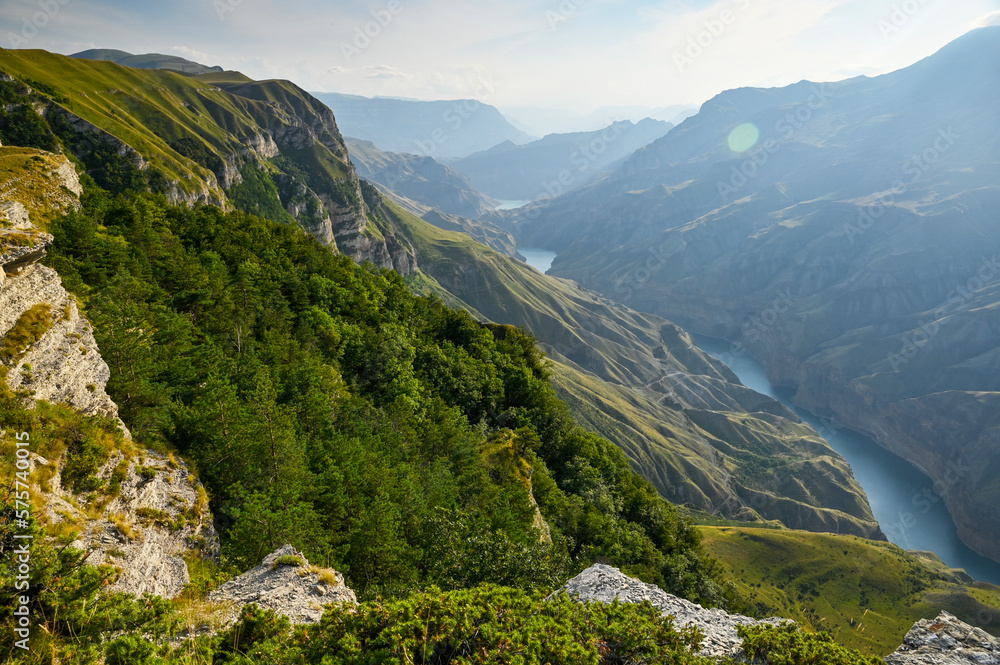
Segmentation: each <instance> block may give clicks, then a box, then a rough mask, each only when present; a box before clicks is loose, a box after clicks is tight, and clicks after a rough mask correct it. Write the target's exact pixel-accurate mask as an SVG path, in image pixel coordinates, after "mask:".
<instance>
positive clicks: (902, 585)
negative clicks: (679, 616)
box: [700, 526, 1000, 656]
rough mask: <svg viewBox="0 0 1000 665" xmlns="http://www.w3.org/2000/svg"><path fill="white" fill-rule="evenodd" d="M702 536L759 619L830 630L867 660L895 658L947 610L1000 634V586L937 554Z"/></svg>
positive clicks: (802, 535)
mask: <svg viewBox="0 0 1000 665" xmlns="http://www.w3.org/2000/svg"><path fill="white" fill-rule="evenodd" d="M700 531H701V532H702V534H703V537H704V541H703V542H704V544H705V547H706V549H707V550H708V552H709V553H710V554H712V555H713V556H715V557H716V558H718V559H719V560H720V561H721V562H722V563H723V565H724V567H725V568H726V576H727V577H728V578H729V579H730V580H731V581H732V582H733V583H734V584H735V585H736V587H737V588H738V589H739V591H740V593H741V594H742V595H743V596H744V597H745V598H747V599H748V600H749V601H750V602H751V603H755V604H756V605H757V612H758V613H759V614H761V615H762V616H763V615H774V616H782V617H788V618H791V619H794V620H796V621H798V622H800V623H802V624H804V625H807V626H810V627H812V628H813V629H816V630H820V629H822V630H827V631H829V632H830V633H832V634H833V635H834V637H835V638H836V639H837V640H838V641H840V642H843V643H844V644H846V645H848V646H851V647H854V648H857V649H860V650H862V651H865V652H867V653H873V654H877V655H883V656H884V655H886V654H888V653H890V652H891V651H893V650H894V649H895V648H896V647H897V646H898V645H899V644H900V642H901V641H902V638H903V636H904V635H905V634H906V632H907V631H908V630H909V629H910V627H911V626H912V625H913V623H914V622H915V621H917V620H918V619H921V618H933V617H935V616H937V614H938V613H939V612H940V611H941V610H947V611H949V612H952V613H953V614H955V615H956V616H958V617H959V618H960V619H963V620H964V621H968V622H969V623H971V624H973V625H977V626H979V627H981V628H983V629H985V630H988V631H991V632H993V633H994V634H998V633H1000V587H997V586H994V585H991V584H986V583H981V582H977V583H974V584H972V583H966V582H963V581H962V575H961V574H959V573H957V572H956V571H953V570H951V569H948V568H946V567H945V566H944V565H943V564H942V563H941V562H940V560H937V559H936V558H934V557H933V555H929V556H927V555H924V556H923V557H921V558H918V557H916V556H913V555H911V554H909V553H907V552H905V551H903V550H901V549H900V548H898V547H896V546H895V545H890V544H888V543H881V542H874V541H870V540H864V539H862V538H857V537H854V536H841V535H835V534H817V533H807V532H803V531H789V530H775V529H758V528H743V527H727V526H723V527H707V526H705V527H700ZM925 557H926V558H925Z"/></svg>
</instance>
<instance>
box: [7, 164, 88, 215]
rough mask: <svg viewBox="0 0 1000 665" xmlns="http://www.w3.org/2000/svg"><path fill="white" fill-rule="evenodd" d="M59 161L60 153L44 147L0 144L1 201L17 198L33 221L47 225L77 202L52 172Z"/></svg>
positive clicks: (56, 167) (57, 166)
mask: <svg viewBox="0 0 1000 665" xmlns="http://www.w3.org/2000/svg"><path fill="white" fill-rule="evenodd" d="M62 163H63V159H62V157H60V156H57V155H53V154H52V153H50V152H45V151H44V150H36V149H34V148H18V147H12V146H4V147H0V201H6V200H16V201H17V202H19V203H21V204H22V205H23V206H24V207H25V208H27V210H28V214H29V215H30V216H31V221H32V222H33V223H35V224H36V225H38V226H40V227H42V228H46V227H47V226H48V223H49V222H50V221H52V219H54V218H55V217H57V216H58V215H60V214H62V213H64V212H66V211H67V210H68V209H69V208H71V207H73V205H74V203H75V202H76V196H75V195H74V194H73V193H72V192H70V191H69V190H67V189H66V188H65V187H64V186H63V185H62V183H61V182H60V181H59V178H58V177H56V176H55V175H54V173H55V171H56V170H57V169H58V168H59V167H60V165H61V164H62Z"/></svg>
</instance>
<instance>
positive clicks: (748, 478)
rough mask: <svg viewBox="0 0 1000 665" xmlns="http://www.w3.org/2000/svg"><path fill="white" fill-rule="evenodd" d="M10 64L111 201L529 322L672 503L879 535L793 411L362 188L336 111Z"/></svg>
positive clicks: (41, 136) (598, 418)
mask: <svg viewBox="0 0 1000 665" xmlns="http://www.w3.org/2000/svg"><path fill="white" fill-rule="evenodd" d="M0 69H3V70H4V71H6V72H8V74H14V75H16V76H17V77H18V78H19V79H20V80H21V81H22V82H23V83H24V84H26V85H28V86H31V88H28V87H26V86H25V85H20V84H18V83H16V82H3V83H2V84H0V85H2V86H4V90H5V92H4V94H5V95H6V96H8V97H9V98H10V100H11V101H12V102H14V103H17V104H20V106H19V108H22V109H24V114H26V115H24V117H23V119H22V121H20V124H23V125H25V126H28V125H30V126H31V128H32V129H33V132H34V134H33V140H34V141H35V142H36V143H46V145H48V149H50V150H52V149H56V145H57V144H61V145H63V146H64V147H65V149H66V150H67V151H68V152H69V153H70V154H71V155H73V156H74V157H75V159H77V160H78V161H80V162H81V163H82V166H83V167H84V168H85V170H86V171H87V172H88V173H89V174H90V175H91V176H92V177H93V178H94V180H95V181H96V183H97V184H98V185H100V186H102V187H104V188H105V189H107V190H109V191H111V192H114V193H118V192H127V191H143V190H152V191H154V192H155V191H159V192H162V193H164V194H166V195H167V197H168V199H169V200H171V201H175V202H185V203H192V202H195V201H202V202H213V201H216V202H219V203H221V204H223V205H224V206H226V207H230V208H232V207H235V208H237V209H240V210H242V211H244V212H249V213H253V214H257V215H261V216H264V217H267V218H269V219H272V220H275V221H281V222H291V221H292V220H293V218H294V219H295V220H297V221H298V223H299V225H301V226H302V227H304V228H305V229H307V230H308V231H310V232H311V233H312V234H313V235H314V236H315V237H317V238H318V239H319V240H320V241H321V242H322V243H324V244H328V245H331V246H336V247H338V248H339V249H340V251H342V252H344V253H345V254H348V255H350V256H351V257H352V258H354V259H355V260H358V261H361V260H365V259H370V260H372V261H373V262H375V263H376V264H377V265H379V266H382V267H391V268H395V269H396V270H397V271H398V272H400V273H401V274H407V273H413V276H412V277H411V284H414V285H420V288H422V289H425V292H429V291H431V290H433V291H435V292H437V293H438V294H439V295H441V297H442V298H443V299H445V301H446V302H448V303H449V304H453V305H457V306H465V307H468V308H469V310H470V311H472V312H475V313H476V315H477V316H480V317H482V318H483V319H485V320H489V321H493V322H497V323H509V324H515V325H518V326H522V327H524V328H526V329H528V330H531V331H532V332H533V333H534V334H535V335H536V336H537V337H538V339H539V340H541V342H542V345H543V349H544V350H545V351H546V352H547V353H548V354H549V356H550V357H551V358H552V359H553V361H554V362H555V363H557V366H559V367H563V368H564V369H562V370H560V371H558V372H556V376H557V377H558V380H559V386H560V390H561V392H562V394H563V395H564V396H565V397H566V398H567V399H568V400H569V401H570V403H571V404H573V406H574V409H575V412H576V413H577V414H578V416H579V417H581V419H582V421H583V422H585V423H586V424H587V425H588V426H590V427H591V428H593V429H594V430H595V431H597V432H599V433H601V434H602V435H604V436H607V437H609V438H610V439H611V440H612V441H614V442H615V443H616V444H617V445H619V446H620V447H621V448H622V449H624V450H625V451H626V452H627V453H628V455H629V457H630V459H631V461H632V463H633V466H634V468H635V469H637V470H639V471H640V472H641V473H643V474H644V475H645V476H646V477H647V478H649V479H650V480H651V481H653V483H654V484H655V486H656V488H657V489H658V490H659V491H660V493H661V494H662V495H663V496H664V497H666V498H668V499H669V500H671V501H674V502H677V503H686V504H690V505H692V506H694V507H696V508H699V509H702V510H706V511H715V512H718V513H720V514H722V515H724V516H726V517H737V518H741V519H746V520H760V519H767V520H773V519H777V520H781V521H783V522H784V523H785V524H786V525H787V526H789V527H793V528H803V529H810V530H822V531H837V532H846V533H855V534H858V535H864V536H871V537H878V536H879V531H878V526H877V524H876V523H875V520H874V518H873V517H872V515H871V511H870V508H869V506H868V504H867V499H866V498H865V496H864V493H863V491H862V490H861V488H860V487H859V486H858V485H857V483H856V482H855V481H854V479H853V477H852V474H851V471H850V468H849V467H848V465H847V463H846V462H845V461H844V460H843V459H842V458H840V457H839V455H837V454H836V453H835V452H834V451H833V450H832V449H830V448H829V446H828V445H827V444H826V442H824V441H823V440H822V439H820V438H819V437H818V436H817V435H816V434H815V432H813V431H812V430H811V429H810V428H809V427H807V426H805V425H803V424H801V423H800V422H798V419H797V418H795V416H794V415H792V414H791V413H790V412H789V411H788V410H787V409H785V408H784V407H782V406H781V405H779V404H778V403H777V402H775V401H773V400H770V399H769V398H765V397H762V396H760V395H758V394H756V393H753V392H752V391H749V390H747V389H746V388H744V387H743V386H741V385H739V383H738V381H737V380H736V379H735V377H734V376H733V375H732V374H731V373H730V372H729V371H728V370H727V369H726V368H725V367H724V366H722V365H721V364H720V363H718V362H717V361H715V360H713V359H711V358H710V357H708V356H707V355H705V354H704V353H702V352H701V351H700V350H698V349H697V348H696V347H694V346H693V345H692V344H691V341H690V338H689V337H688V336H687V335H686V333H684V332H683V331H682V330H680V329H679V328H677V327H676V326H674V325H673V324H671V323H670V322H668V321H666V320H664V319H661V318H658V317H656V316H652V315H646V314H641V313H639V312H635V311H632V310H629V309H627V308H624V307H621V306H619V305H616V304H614V303H612V302H611V301H609V300H607V299H604V298H602V297H599V296H597V295H595V294H593V293H592V292H589V291H586V290H584V289H581V288H580V287H578V286H577V285H576V284H574V283H572V282H567V281H564V280H558V279H552V278H549V277H546V276H544V275H541V274H540V273H538V272H537V271H535V270H533V269H531V268H529V267H527V266H525V265H524V264H523V263H521V262H519V261H516V260H514V259H512V258H510V257H508V256H503V255H501V254H498V253H496V252H494V251H492V250H490V249H488V248H487V247H485V246H483V245H481V244H479V243H478V242H476V241H474V240H472V239H471V238H470V237H469V236H466V235H463V234H459V233H452V232H448V231H444V230H441V229H438V228H436V227H434V226H432V225H431V224H428V223H426V222H425V221H423V220H421V219H419V218H417V217H416V216H414V215H412V214H410V213H408V212H406V211H404V210H402V209H401V208H400V207H398V206H396V205H394V204H391V203H389V202H387V201H386V199H385V197H383V196H382V195H381V194H380V193H379V192H378V191H377V190H376V189H375V188H374V187H371V186H369V185H367V184H365V183H362V182H359V181H358V178H357V176H356V174H355V171H354V169H353V166H352V165H351V163H350V161H349V158H348V154H347V148H346V145H345V144H344V142H343V139H342V137H341V136H340V134H339V131H338V130H337V126H336V121H335V119H334V118H333V115H332V113H330V111H329V109H326V108H325V107H324V106H323V105H322V104H321V103H320V102H319V101H318V100H316V99H314V98H313V97H311V96H310V95H308V94H307V93H305V92H303V91H302V90H300V89H299V88H297V87H296V86H294V85H293V84H291V83H289V82H287V81H251V80H248V79H246V77H243V76H242V75H239V74H237V73H232V72H223V73H218V72H212V73H208V74H204V75H198V76H192V77H188V76H182V75H179V74H176V73H173V72H164V71H154V70H140V69H129V68H125V67H121V66H119V65H117V64H114V63H112V62H99V61H90V60H77V59H72V58H64V57H62V56H56V55H52V54H48V53H45V52H42V51H4V52H0ZM33 103H38V104H43V105H47V112H46V114H45V117H44V118H40V117H38V116H36V115H34V114H33V111H29V110H28V109H29V107H30V105H31V104H33ZM32 123H33V124H32ZM82 123H91V125H92V126H93V127H91V125H86V124H82ZM88 127H91V128H90V129H88ZM97 128H99V129H97ZM15 129H19V125H18V126H15V125H14V124H13V123H8V127H7V128H6V129H4V128H2V127H0V130H2V131H4V132H7V133H8V134H9V133H11V132H13V131H14V130H15ZM101 132H105V133H104V134H102V133H101ZM22 133H23V132H22ZM95 137H99V138H100V140H98V138H95ZM116 142H117V143H116ZM122 154H124V155H126V157H123V156H122ZM226 185H228V186H226ZM184 188H187V192H188V193H187V194H184V193H183V192H182V190H183V189H184ZM414 264H416V266H419V268H420V272H419V273H414V272H413V268H414ZM435 282H436V284H437V286H436V287H435V285H434V283H435Z"/></svg>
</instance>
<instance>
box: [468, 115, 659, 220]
mask: <svg viewBox="0 0 1000 665" xmlns="http://www.w3.org/2000/svg"><path fill="white" fill-rule="evenodd" d="M672 127H673V125H671V124H670V123H669V122H662V121H657V120H651V119H649V118H646V119H645V120H641V121H639V122H638V123H635V124H633V123H632V122H631V121H628V120H626V121H622V122H616V123H613V124H611V125H609V126H607V127H605V128H604V129H602V130H599V131H594V132H578V133H574V134H549V135H548V136H546V137H545V138H542V139H539V140H537V141H532V142H531V143H527V144H525V145H515V144H514V143H513V142H511V141H505V142H503V143H501V144H499V145H496V146H493V147H491V148H490V149H489V150H484V151H482V152H477V153H475V154H473V155H469V156H468V157H465V158H463V159H458V160H454V161H452V162H451V165H452V166H454V167H455V169H457V170H458V171H460V172H462V173H464V174H465V175H466V176H468V178H469V180H470V181H471V182H472V184H473V185H474V186H475V187H476V188H477V189H479V190H480V191H483V192H485V193H486V194H488V195H490V196H492V197H494V198H498V199H505V200H518V201H530V200H534V199H540V198H546V197H551V196H557V195H559V194H561V193H563V192H564V191H566V190H567V189H572V188H576V187H580V186H582V185H585V184H587V183H588V182H590V181H592V180H593V179H594V178H596V177H597V176H598V175H599V174H600V173H601V171H603V170H604V169H606V168H608V167H609V166H610V165H612V164H613V163H614V162H616V161H618V160H620V159H623V158H625V157H628V156H629V155H630V154H632V153H633V152H635V151H636V150H638V149H639V148H641V147H642V146H644V145H646V144H648V143H652V142H653V141H655V140H656V139H658V138H660V137H661V136H663V135H664V134H666V133H667V132H669V131H670V129H671V128H672Z"/></svg>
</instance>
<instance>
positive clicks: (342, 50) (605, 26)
mask: <svg viewBox="0 0 1000 665" xmlns="http://www.w3.org/2000/svg"><path fill="white" fill-rule="evenodd" d="M996 23H1000V0H957V1H956V0H659V1H657V0H645V1H641V0H502V1H497V0H491V1H489V2H487V1H485V0H371V1H369V0H363V1H346V0H334V1H332V2H331V1H329V0H326V1H324V0H0V46H2V47H4V48H41V49H46V50H49V51H53V52H57V53H64V54H71V53H75V52H78V51H82V50H85V49H89V48H114V49H120V50H124V51H129V52H131V53H149V52H159V53H167V54H172V55H180V56H183V57H186V58H189V59H192V60H196V61H198V62H201V63H204V64H208V65H221V66H222V67H224V68H226V69H237V70H239V71H242V72H243V73H245V74H247V75H249V76H251V77H253V78H257V79H263V78H286V79H291V80H292V81H294V82H295V83H297V84H299V85H300V86H302V87H303V88H306V89H307V90H310V91H323V92H343V93H350V94H358V95H365V96H370V97H371V96H379V95H384V96H394V97H406V98H414V99H456V98H470V97H471V98H476V99H478V100H479V101H482V102H485V103H489V104H493V105H495V106H499V107H500V108H501V109H503V108H505V107H508V108H511V107H538V108H548V109H562V110H572V111H575V112H578V113H590V112H593V111H595V110H597V109H599V108H601V107H605V106H626V105H638V106H647V107H654V108H655V107H665V106H673V105H685V104H693V105H700V104H701V103H702V102H704V101H705V100H707V99H710V98H711V97H713V96H714V95H716V94H718V93H719V92H722V91H723V90H727V89H730V88H736V87H742V86H781V85H787V84H790V83H794V82H796V81H800V80H802V79H809V80H813V81H832V80H840V79H844V78H848V77H852V76H857V75H861V74H864V75H877V74H881V73H885V72H889V71H893V70H896V69H899V68H901V67H905V66H907V65H909V64H912V63H913V62H916V61H917V60H919V59H921V58H923V57H926V56H928V55H930V54H932V53H933V52H934V51H936V50H938V49H939V48H941V47H942V46H944V45H945V44H947V43H948V42H950V41H952V40H953V39H955V38H957V37H959V36H961V35H962V34H964V33H965V32H968V31H969V30H971V29H973V28H974V27H977V26H979V25H985V24H996Z"/></svg>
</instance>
